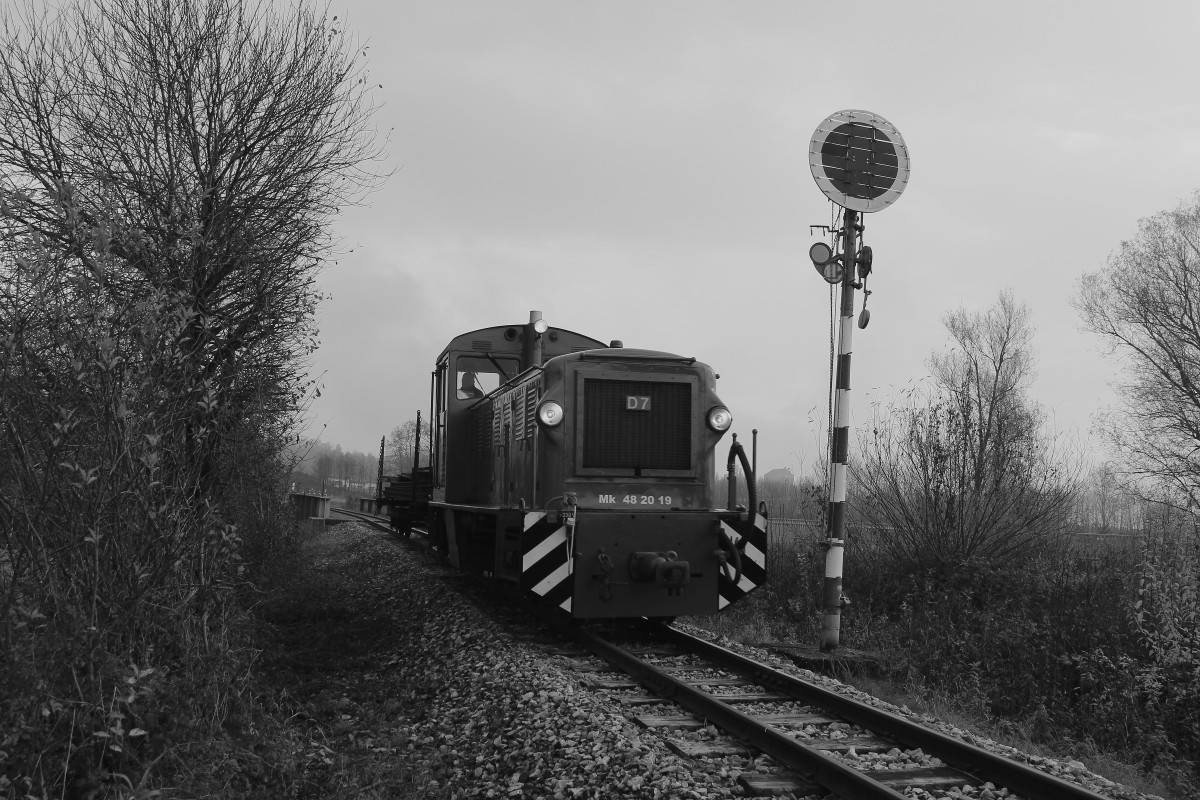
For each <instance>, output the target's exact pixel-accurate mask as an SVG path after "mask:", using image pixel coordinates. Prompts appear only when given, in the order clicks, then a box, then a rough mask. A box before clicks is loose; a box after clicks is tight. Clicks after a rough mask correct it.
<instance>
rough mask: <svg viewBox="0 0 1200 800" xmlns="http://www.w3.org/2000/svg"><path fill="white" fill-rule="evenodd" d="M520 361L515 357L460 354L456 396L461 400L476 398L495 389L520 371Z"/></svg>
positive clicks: (457, 368) (456, 367)
mask: <svg viewBox="0 0 1200 800" xmlns="http://www.w3.org/2000/svg"><path fill="white" fill-rule="evenodd" d="M519 366H520V362H519V361H517V360H516V359H514V358H497V357H492V358H488V357H486V356H459V357H458V360H457V362H456V364H455V371H456V379H455V382H454V385H455V386H456V387H457V388H456V389H455V396H456V397H457V398H458V399H459V400H474V399H476V398H479V397H483V396H484V395H485V394H488V393H489V392H493V391H495V390H496V389H497V388H499V386H500V384H502V383H504V382H505V381H507V380H508V379H509V378H511V377H512V376H514V375H516V374H517V372H518V371H519V370H518V368H519Z"/></svg>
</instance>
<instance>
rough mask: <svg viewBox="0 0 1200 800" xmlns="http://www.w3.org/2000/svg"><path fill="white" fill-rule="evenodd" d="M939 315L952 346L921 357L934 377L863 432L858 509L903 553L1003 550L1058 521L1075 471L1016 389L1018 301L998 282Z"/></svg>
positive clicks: (1045, 533)
mask: <svg viewBox="0 0 1200 800" xmlns="http://www.w3.org/2000/svg"><path fill="white" fill-rule="evenodd" d="M944 323H945V325H946V328H947V330H948V331H949V333H950V335H951V338H952V340H953V344H954V346H953V348H952V349H951V350H949V351H948V352H946V353H944V354H939V355H935V356H933V357H932V358H931V360H930V370H931V372H932V373H933V380H932V381H931V382H927V383H925V384H919V385H915V386H913V387H912V388H910V390H909V391H908V392H906V393H905V394H904V395H902V396H901V397H899V398H897V399H895V400H894V401H893V403H892V404H891V406H890V407H889V408H887V409H886V410H885V411H881V412H879V413H877V415H876V418H875V419H874V420H873V423H872V426H871V428H870V429H869V430H867V431H864V433H865V434H866V435H865V436H863V437H862V439H863V440H864V443H863V456H862V458H861V459H860V463H859V466H858V467H857V468H856V469H855V471H854V474H855V478H856V481H857V487H858V489H859V491H860V492H861V495H860V497H858V498H857V499H856V506H857V510H858V513H859V515H860V517H861V519H862V520H863V521H864V522H866V523H867V524H872V525H876V526H879V527H881V528H884V529H887V530H888V531H889V532H888V534H887V536H886V537H885V541H886V543H887V545H888V546H889V547H891V548H892V549H893V550H894V551H895V552H896V554H897V555H898V556H900V557H902V558H904V559H905V560H907V561H909V562H913V563H917V564H928V563H955V562H958V561H962V560H967V559H971V558H984V559H995V558H1001V557H1012V556H1014V555H1017V554H1019V553H1022V552H1026V551H1030V550H1031V549H1032V548H1035V547H1037V546H1038V545H1039V544H1042V543H1045V542H1047V541H1048V540H1049V537H1050V536H1052V535H1053V534H1056V533H1058V532H1060V531H1061V530H1062V528H1063V525H1064V524H1065V523H1066V521H1067V515H1068V514H1069V513H1070V511H1071V498H1072V495H1073V492H1074V483H1075V474H1076V471H1077V470H1076V468H1075V466H1074V465H1073V464H1072V463H1071V462H1070V460H1069V459H1067V458H1066V457H1065V455H1064V453H1063V452H1062V449H1063V448H1062V447H1061V443H1060V442H1059V441H1058V440H1057V439H1056V438H1055V437H1053V436H1049V435H1047V434H1045V433H1044V432H1043V423H1042V419H1041V414H1040V412H1039V410H1038V408H1037V406H1036V405H1035V404H1034V403H1033V402H1032V401H1031V400H1030V399H1029V398H1028V395H1027V393H1026V390H1027V388H1028V384H1029V382H1030V380H1031V379H1032V369H1033V352H1032V336H1033V329H1032V326H1031V323H1030V319H1029V311H1028V309H1027V308H1026V307H1025V306H1024V305H1021V304H1018V303H1017V302H1016V301H1015V300H1014V299H1013V297H1012V295H1011V294H1010V293H1007V292H1005V293H1003V294H1001V296H1000V299H999V300H998V302H997V303H996V305H994V306H993V307H992V308H990V309H988V310H987V311H985V312H983V313H969V312H967V311H965V310H962V309H960V310H958V311H955V312H951V313H949V314H947V315H946V317H945V318H944Z"/></svg>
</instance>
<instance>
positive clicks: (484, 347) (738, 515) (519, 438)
mask: <svg viewBox="0 0 1200 800" xmlns="http://www.w3.org/2000/svg"><path fill="white" fill-rule="evenodd" d="M716 377H717V376H716V375H715V374H714V373H713V370H712V369H711V368H710V367H708V366H707V365H706V364H702V363H700V362H698V361H697V360H696V359H694V358H686V357H682V356H677V355H673V354H671V353H663V352H657V351H653V350H642V349H635V348H626V347H623V346H622V344H621V343H620V342H617V341H614V342H611V343H609V344H605V343H603V342H601V341H598V340H596V339H592V338H589V337H587V336H583V335H581V334H578V333H574V332H572V331H568V330H564V329H561V328H555V327H551V326H550V325H548V324H547V322H546V321H545V320H543V319H542V317H541V314H540V312H536V311H534V312H532V313H531V314H530V321H529V322H528V323H527V324H518V325H507V326H499V327H493V328H483V329H481V330H476V331H471V332H469V333H464V334H462V335H461V336H457V337H455V338H454V339H453V340H452V341H451V342H450V343H449V344H448V345H447V346H446V348H445V349H444V350H443V351H442V353H441V354H440V355H439V356H438V358H437V362H436V366H435V369H434V371H433V374H432V386H431V405H432V409H431V410H432V421H431V428H432V436H433V441H432V442H431V458H430V463H429V464H428V465H427V467H426V470H427V472H428V477H427V479H426V481H425V483H427V484H431V486H430V488H429V494H428V502H427V504H426V503H421V505H422V506H426V505H427V508H428V519H427V524H428V526H429V534H430V537H431V540H432V542H433V544H434V545H435V546H436V547H437V548H438V549H440V550H441V551H442V552H444V553H445V554H446V556H447V557H448V559H449V561H450V563H451V564H452V565H453V566H454V567H456V568H458V569H459V570H462V571H464V572H470V573H479V574H484V575H490V576H492V577H494V578H496V579H499V580H503V581H510V582H514V583H518V584H519V585H520V586H521V587H522V589H523V590H525V591H526V592H529V593H532V594H533V595H536V596H537V597H539V598H541V599H542V601H544V602H545V603H548V604H550V605H553V606H557V607H560V608H561V609H563V610H564V611H565V612H567V613H569V614H570V615H571V616H572V617H574V618H577V619H602V618H628V617H643V616H644V617H653V618H673V617H676V616H681V615H691V614H709V613H713V612H716V611H718V610H720V609H722V608H724V607H726V606H727V605H728V604H730V603H732V602H736V601H737V600H739V599H740V598H742V597H744V596H745V595H746V594H747V593H748V592H750V591H752V590H753V589H754V588H756V587H757V586H759V585H761V584H762V583H763V581H764V580H765V577H766V573H765V567H766V563H765V558H766V551H767V546H766V544H767V543H766V519H765V516H766V510H765V508H762V509H759V508H755V502H754V499H753V494H751V499H750V503H749V508H742V507H740V506H739V507H733V503H732V500H728V501H727V502H726V504H725V506H726V507H724V508H721V507H718V503H717V502H716V498H715V497H714V495H715V494H716V490H715V489H714V487H713V483H714V478H715V476H716V473H715V468H716V447H717V444H718V442H719V441H720V440H721V438H722V437H723V436H724V435H725V433H726V432H727V431H728V429H729V427H730V425H731V423H732V416H731V414H730V412H729V410H728V409H727V408H726V407H725V406H724V405H723V404H722V403H721V400H720V399H719V398H718V397H717V393H716ZM733 439H734V444H733V446H732V447H731V449H730V453H729V461H728V472H729V481H730V487H731V489H732V485H733V474H734V466H735V464H734V462H735V456H736V458H738V459H740V462H741V464H742V466H743V468H744V470H745V472H746V474H747V477H748V479H749V480H748V484H749V486H750V487H753V486H754V477H753V475H752V474H750V469H749V464H748V463H747V459H746V457H745V453H744V452H743V451H742V449H741V446H740V445H739V444H737V442H736V436H734V437H733ZM420 484H421V481H419V480H414V481H413V484H412V485H413V486H414V487H416V486H419V485H420ZM752 491H753V490H752ZM423 499H424V498H423ZM404 524H405V521H403V520H402V521H400V525H404Z"/></svg>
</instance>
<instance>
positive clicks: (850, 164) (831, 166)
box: [808, 109, 909, 212]
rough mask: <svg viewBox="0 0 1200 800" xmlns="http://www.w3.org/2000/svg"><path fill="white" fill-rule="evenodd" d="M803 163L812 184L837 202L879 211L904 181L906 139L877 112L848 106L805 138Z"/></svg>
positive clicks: (849, 207) (907, 168)
mask: <svg viewBox="0 0 1200 800" xmlns="http://www.w3.org/2000/svg"><path fill="white" fill-rule="evenodd" d="M808 166H809V169H810V170H811V171H812V176H813V180H815V181H816V182H817V186H818V187H820V189H821V191H822V192H823V193H824V194H825V196H826V197H828V198H829V199H830V200H832V201H833V202H835V203H837V204H838V205H839V206H842V207H843V208H848V209H851V210H852V211H862V212H867V211H879V210H881V209H884V208H887V207H888V206H890V205H891V204H892V203H894V202H896V198H898V197H899V196H900V194H901V192H903V191H904V189H905V187H906V186H908V173H909V159H908V145H906V144H905V143H904V137H902V136H901V135H900V131H898V130H896V126H895V125H893V124H892V123H890V122H888V121H887V120H886V119H884V118H883V117H881V116H879V115H878V114H873V113H871V112H870V111H859V110H855V109H847V110H845V111H839V112H837V113H836V114H830V115H829V116H828V117H826V118H825V119H824V120H823V121H822V122H821V124H820V125H818V126H817V130H816V132H815V133H813V136H812V139H811V140H810V141H809V144H808Z"/></svg>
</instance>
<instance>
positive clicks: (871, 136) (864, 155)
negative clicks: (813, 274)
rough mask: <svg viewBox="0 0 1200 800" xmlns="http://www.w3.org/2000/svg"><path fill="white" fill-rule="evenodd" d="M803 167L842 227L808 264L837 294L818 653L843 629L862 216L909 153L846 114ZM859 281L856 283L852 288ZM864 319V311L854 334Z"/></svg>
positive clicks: (893, 185) (888, 128)
mask: <svg viewBox="0 0 1200 800" xmlns="http://www.w3.org/2000/svg"><path fill="white" fill-rule="evenodd" d="M808 165H809V168H810V169H811V170H812V176H813V179H814V180H815V181H816V182H817V186H818V187H820V189H821V191H822V192H823V193H824V194H825V196H826V197H828V198H829V199H830V201H831V202H833V203H834V204H836V205H839V206H841V207H842V209H843V214H842V227H841V228H840V229H839V228H833V229H830V228H828V227H827V226H814V227H821V228H824V229H826V230H829V231H830V233H831V234H833V236H832V240H833V244H834V246H835V247H836V248H837V251H836V252H835V250H834V247H831V246H830V245H828V244H826V243H825V242H817V243H816V244H814V245H813V246H812V247H810V248H809V251H808V256H809V258H810V259H811V260H812V262H813V266H814V267H816V269H817V272H818V273H820V275H821V277H822V278H824V279H825V281H826V282H827V283H830V284H833V285H840V286H841V289H842V298H841V299H842V302H841V324H840V325H839V327H838V356H837V368H836V370H835V373H834V380H835V384H834V389H835V392H834V404H833V432H832V435H831V437H830V445H829V461H830V483H829V513H828V514H826V523H825V525H826V529H825V535H826V538H825V583H824V586H823V589H822V598H821V604H822V606H823V608H824V615H825V616H824V622H823V624H822V629H821V649H822V650H825V651H829V650H834V649H836V648H837V646H838V639H839V636H840V633H841V627H842V608H843V607H845V606H846V605H849V602H848V601H847V600H846V597H845V595H844V594H843V593H842V556H843V554H844V551H845V547H846V487H847V484H848V482H849V475H848V472H849V466H848V465H849V454H850V453H849V451H850V353H851V351H852V348H851V339H852V335H853V333H854V324H853V317H854V290H855V289H860V288H861V289H864V297H866V296H868V295H870V292H867V291H865V287H866V280H867V276H868V275H870V274H871V266H872V257H873V253H872V252H871V248H870V247H868V246H865V245H863V244H862V234H863V231H864V230H865V226H864V225H863V224H862V223H861V222H860V221H859V219H860V215H861V214H865V213H868V212H871V211H879V210H881V209H884V208H887V207H888V206H889V205H891V204H892V203H894V202H895V201H896V198H898V197H899V196H900V193H901V192H903V191H904V189H905V187H906V186H908V173H909V169H908V167H909V160H908V147H907V146H906V145H905V144H904V139H903V137H901V136H900V132H899V131H898V130H896V127H895V126H894V125H892V124H891V123H890V122H888V121H887V120H886V119H884V118H883V117H881V116H879V115H878V114H872V113H871V112H869V111H856V110H846V111H839V112H837V113H836V114H831V115H829V116H828V117H826V118H825V119H824V120H823V121H822V122H821V124H820V125H818V126H817V130H816V133H814V134H813V137H812V140H811V141H810V142H809V149H808ZM856 278H857V280H856ZM870 318H871V317H870V313H869V312H868V311H867V309H866V302H865V300H864V303H863V311H862V315H861V316H860V317H859V321H858V325H859V327H860V328H865V327H867V322H868V320H870Z"/></svg>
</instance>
